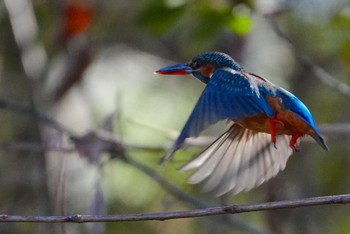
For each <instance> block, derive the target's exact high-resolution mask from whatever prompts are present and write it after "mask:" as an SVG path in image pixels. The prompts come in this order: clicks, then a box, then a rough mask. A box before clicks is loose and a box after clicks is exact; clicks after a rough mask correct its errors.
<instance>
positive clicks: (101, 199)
mask: <svg viewBox="0 0 350 234" xmlns="http://www.w3.org/2000/svg"><path fill="white" fill-rule="evenodd" d="M211 50H218V51H222V52H225V53H227V54H230V55H231V56H232V57H233V58H235V59H236V60H237V61H238V62H239V63H240V64H241V65H243V66H244V67H245V69H246V70H248V71H251V72H254V73H257V74H259V75H261V76H263V77H266V78H268V79H269V80H271V81H272V82H274V83H276V84H278V85H281V86H282V87H284V88H286V89H288V90H290V91H292V92H293V93H295V94H296V95H297V96H298V97H299V98H300V99H301V100H302V101H303V102H304V103H305V104H306V105H307V106H308V107H309V109H310V110H311V112H312V113H313V115H314V118H315V120H316V123H317V125H318V126H319V128H320V130H321V132H322V133H323V134H324V135H325V137H326V138H327V141H328V145H329V147H330V151H329V152H325V151H323V150H322V149H321V147H319V146H318V145H317V144H314V143H312V142H310V141H308V140H307V139H305V140H304V141H303V142H302V150H301V151H300V152H297V153H295V154H294V155H293V156H292V157H291V158H290V160H289V162H288V164H287V167H286V169H285V171H283V172H281V173H279V174H278V175H277V177H275V178H274V179H272V180H270V181H269V182H268V183H265V184H264V185H262V186H260V187H259V188H255V189H253V190H252V191H249V192H245V193H241V194H239V195H236V196H232V195H230V194H227V195H225V196H223V197H221V198H217V197H215V196H214V195H213V194H206V193H201V192H200V186H196V185H188V184H187V183H186V180H187V178H188V177H189V175H190V174H189V173H185V174H184V173H180V172H178V171H177V170H176V169H177V168H178V167H179V166H180V165H182V164H183V163H184V162H186V161H187V160H189V159H190V158H191V157H192V156H194V155H195V154H196V153H198V152H200V149H201V148H202V147H203V145H205V143H204V144H203V142H207V138H199V139H197V142H196V143H195V144H196V145H197V146H196V147H191V148H189V149H185V150H181V151H179V152H178V153H177V154H176V157H175V158H174V159H173V160H172V161H171V162H170V163H168V164H167V165H164V166H159V165H158V164H157V162H158V160H159V159H160V158H161V157H162V156H163V155H164V154H165V152H166V149H167V148H168V147H169V146H170V145H171V143H172V141H173V140H174V139H175V138H176V136H177V134H178V131H179V130H181V128H182V126H183V124H184V122H185V121H186V118H187V117H188V115H189V113H190V112H191V110H192V108H193V106H194V104H195V102H196V101H197V98H198V96H199V94H200V93H201V91H202V90H203V84H201V83H200V82H198V81H196V80H195V79H194V78H192V77H189V76H184V77H176V76H172V77H165V76H156V75H154V74H153V72H154V71H155V70H157V69H159V68H161V67H163V66H166V65H171V64H173V63H179V62H186V61H188V60H190V59H191V58H192V57H193V56H194V55H196V54H198V53H201V52H204V51H211ZM0 107H1V109H0V123H1V127H0V187H1V193H0V210H1V213H4V214H14V215H31V216H41V215H72V214H96V215H98V214H127V213H147V212H162V211H174V210H180V209H186V210H187V209H195V208H203V207H211V206H219V205H228V204H241V203H257V202H264V201H275V200H285V199H296V198H304V197H312V196H323V195H335V194H345V193H350V189H349V188H350V180H349V178H350V157H349V154H350V147H349V145H350V118H349V116H350V2H349V1H348V0H334V1H328V0H296V1H295V0H255V1H254V0H238V1H234V0H231V1H229V0H218V1H217V0H204V1H193V0H138V1H128V0H116V1H99V0H91V1H87V0H86V1H85V0H66V1H58V0H57V1H54V0H50V1H48V0H32V1H30V0H2V1H0ZM56 121H58V123H59V124H58V123H57V122H56ZM219 134H220V131H217V129H213V130H211V131H209V132H207V135H208V136H217V135H219ZM50 232H51V233H55V234H56V233H57V234H58V233H97V234H98V233H145V234H146V233H174V234H175V233H208V234H209V233H349V232H350V216H349V207H348V206H346V205H342V206H339V205H328V206H322V207H312V208H310V207H309V208H298V209H286V210H279V211H270V212H253V213H248V214H240V215H231V216H218V217H207V218H192V219H178V220H169V221H148V222H124V223H123V222H120V223H90V224H36V223H31V224H23V223H11V224H10V223H2V224H0V233H50Z"/></svg>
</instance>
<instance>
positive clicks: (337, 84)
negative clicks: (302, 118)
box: [265, 15, 350, 97]
mask: <svg viewBox="0 0 350 234" xmlns="http://www.w3.org/2000/svg"><path fill="white" fill-rule="evenodd" d="M265 16H266V18H267V19H268V21H269V22H270V24H271V25H272V28H273V29H274V31H275V32H276V34H277V35H278V36H279V37H280V38H282V39H284V40H285V41H286V42H288V43H289V45H290V46H291V47H292V48H293V52H294V54H295V57H296V58H297V59H298V60H299V62H300V63H301V64H303V65H304V66H306V67H308V68H309V69H310V71H311V72H312V74H313V75H314V76H315V77H316V78H318V79H319V80H320V81H321V82H322V83H324V84H325V85H327V86H328V87H330V88H332V89H335V90H337V91H338V92H339V93H340V94H342V95H344V96H345V97H350V86H349V85H348V84H346V83H344V82H342V81H340V80H338V79H336V78H334V77H333V76H332V75H331V74H329V73H328V72H327V71H326V70H325V69H323V68H322V67H320V66H318V65H317V64H316V63H315V62H314V61H312V59H311V58H310V57H308V56H307V55H305V54H303V52H302V50H300V49H299V48H297V46H296V45H295V43H294V42H293V41H292V40H291V39H290V38H289V37H288V36H287V34H286V33H285V32H283V30H282V29H281V28H280V26H279V25H278V23H277V22H276V21H275V20H274V18H273V16H271V15H265Z"/></svg>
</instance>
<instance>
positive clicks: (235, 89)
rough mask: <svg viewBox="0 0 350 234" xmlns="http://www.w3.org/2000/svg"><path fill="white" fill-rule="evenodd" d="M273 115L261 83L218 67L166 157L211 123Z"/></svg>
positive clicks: (239, 73)
mask: <svg viewBox="0 0 350 234" xmlns="http://www.w3.org/2000/svg"><path fill="white" fill-rule="evenodd" d="M261 88H263V87H261ZM261 113H266V114H267V115H268V116H272V115H273V114H274V113H273V110H272V109H271V107H270V106H269V105H268V104H267V102H266V100H265V98H264V97H263V96H262V95H260V93H259V87H258V86H256V87H255V86H253V85H252V83H251V81H250V80H249V79H248V78H247V77H246V76H244V75H243V74H242V73H241V72H237V71H234V70H232V69H218V70H216V71H215V73H214V74H213V75H212V77H211V79H210V81H209V82H208V84H207V86H206V88H205V89H204V91H203V93H202V94H201V96H200V98H199V100H198V102H197V104H196V106H195V107H194V109H193V111H192V113H191V115H190V117H189V118H188V120H187V122H186V124H185V126H184V128H183V129H182V131H181V133H180V136H179V137H178V139H177V140H176V142H175V143H174V145H173V147H172V149H171V150H169V152H168V154H167V155H166V156H165V158H164V160H167V159H169V158H170V157H171V156H172V155H173V153H174V152H175V151H176V150H178V149H179V148H181V146H182V144H183V142H184V141H185V139H186V138H188V137H196V136H198V135H199V133H200V132H201V131H203V130H204V129H206V128H207V127H208V126H209V125H211V124H214V123H216V122H218V121H220V120H225V119H231V120H234V121H239V120H242V119H244V118H246V117H251V116H254V115H257V114H261Z"/></svg>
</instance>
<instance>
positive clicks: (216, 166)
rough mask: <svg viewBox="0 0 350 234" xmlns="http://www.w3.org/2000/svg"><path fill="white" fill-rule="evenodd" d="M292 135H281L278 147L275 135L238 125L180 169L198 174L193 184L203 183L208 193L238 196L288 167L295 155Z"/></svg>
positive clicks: (194, 175)
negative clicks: (291, 146) (291, 142)
mask: <svg viewBox="0 0 350 234" xmlns="http://www.w3.org/2000/svg"><path fill="white" fill-rule="evenodd" d="M289 140H290V136H286V135H278V136H277V145H278V148H277V149H276V148H274V146H273V144H272V143H271V136H270V134H267V133H261V132H255V131H252V130H249V129H245V128H242V127H241V126H239V125H237V124H234V125H233V126H232V127H231V128H230V129H229V130H228V131H227V132H225V133H224V134H223V135H221V137H219V138H218V139H217V140H216V141H215V142H213V143H212V144H211V145H210V146H209V147H208V148H207V149H205V150H204V151H203V152H202V153H201V154H200V155H199V156H198V157H196V158H194V159H193V160H192V161H190V162H188V163H187V164H185V165H184V166H183V167H182V168H181V169H180V170H182V171H188V170H193V169H196V170H197V171H196V172H195V173H194V174H193V175H192V176H191V178H190V179H189V183H192V184H197V183H203V190H204V191H214V192H215V194H216V195H217V196H221V195H223V194H225V193H227V192H229V191H232V193H233V194H237V193H239V192H241V191H247V190H250V189H252V188H254V187H257V186H259V185H260V184H262V183H264V182H265V181H267V180H269V179H270V178H272V177H274V176H275V175H276V174H277V173H278V172H279V171H281V170H283V169H284V168H285V166H286V163H287V160H288V158H289V156H290V155H291V154H292V153H293V151H292V149H291V148H290V147H289V143H288V142H289Z"/></svg>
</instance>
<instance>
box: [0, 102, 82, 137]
mask: <svg viewBox="0 0 350 234" xmlns="http://www.w3.org/2000/svg"><path fill="white" fill-rule="evenodd" d="M0 108H3V109H9V110H12V111H17V112H22V113H25V114H30V115H33V116H35V117H37V118H38V119H39V120H40V121H41V122H43V123H45V124H48V125H50V126H51V127H52V128H55V129H56V130H58V131H59V132H63V133H65V134H67V135H68V136H69V137H71V138H72V139H76V138H77V135H76V134H75V133H74V132H73V131H71V130H69V129H68V128H66V127H65V126H63V125H62V124H61V123H60V122H58V121H57V120H56V119H54V118H52V117H50V116H49V115H47V114H46V113H43V112H40V111H37V110H35V109H34V108H33V107H31V106H28V105H25V104H23V103H20V102H17V101H13V100H8V99H4V98H0Z"/></svg>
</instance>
